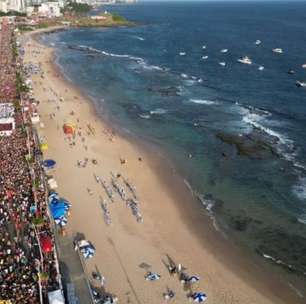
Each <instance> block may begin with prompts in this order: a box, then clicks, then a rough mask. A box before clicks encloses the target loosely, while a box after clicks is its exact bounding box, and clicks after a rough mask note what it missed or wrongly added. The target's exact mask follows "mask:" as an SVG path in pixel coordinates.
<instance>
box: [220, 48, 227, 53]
mask: <svg viewBox="0 0 306 304" xmlns="http://www.w3.org/2000/svg"><path fill="white" fill-rule="evenodd" d="M220 52H221V53H223V54H225V53H227V52H228V49H222V50H221V51H220Z"/></svg>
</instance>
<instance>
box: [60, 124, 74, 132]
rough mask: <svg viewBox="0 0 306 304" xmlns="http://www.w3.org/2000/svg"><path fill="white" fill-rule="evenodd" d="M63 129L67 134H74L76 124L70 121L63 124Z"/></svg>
mask: <svg viewBox="0 0 306 304" xmlns="http://www.w3.org/2000/svg"><path fill="white" fill-rule="evenodd" d="M63 130H64V133H65V134H67V135H68V134H71V135H72V134H74V131H75V125H74V124H70V123H65V124H64V126H63Z"/></svg>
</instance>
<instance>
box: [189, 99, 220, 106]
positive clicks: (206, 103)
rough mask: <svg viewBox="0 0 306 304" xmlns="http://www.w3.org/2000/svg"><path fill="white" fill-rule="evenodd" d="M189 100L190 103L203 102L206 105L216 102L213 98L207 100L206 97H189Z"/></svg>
mask: <svg viewBox="0 0 306 304" xmlns="http://www.w3.org/2000/svg"><path fill="white" fill-rule="evenodd" d="M189 101H190V102H192V103H197V104H203V105H207V106H210V105H214V104H217V102H215V101H213V100H207V99H197V98H191V99H189Z"/></svg>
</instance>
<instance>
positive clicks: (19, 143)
mask: <svg viewBox="0 0 306 304" xmlns="http://www.w3.org/2000/svg"><path fill="white" fill-rule="evenodd" d="M14 40H15V39H14V32H13V26H12V25H10V24H9V23H8V22H7V21H5V20H4V21H3V22H2V28H1V31H0V69H1V74H0V103H14V104H16V100H17V101H18V102H20V96H19V93H18V91H17V90H16V66H17V65H16V55H14V45H15V44H14ZM22 98H23V101H22V102H23V103H25V104H26V103H27V102H28V96H27V94H23V96H22ZM21 106H22V105H21ZM30 121H31V120H30V113H27V112H25V113H23V114H22V111H21V108H20V107H16V109H15V122H16V129H15V130H14V132H13V133H12V135H11V136H7V137H5V136H3V137H0V302H1V300H10V301H11V302H12V303H22V304H27V303H40V302H41V299H43V302H44V303H47V301H46V299H47V293H48V291H51V290H56V289H58V288H59V279H58V267H57V262H56V257H55V251H54V250H55V249H54V238H53V233H52V229H51V224H50V219H49V216H48V212H47V203H46V188H45V183H44V175H43V171H42V167H41V152H40V150H39V149H38V141H37V139H36V137H35V136H36V135H35V133H33V132H34V131H33V129H32V128H31V123H30ZM42 240H48V241H49V242H50V243H51V246H49V247H48V248H44V247H43V244H42Z"/></svg>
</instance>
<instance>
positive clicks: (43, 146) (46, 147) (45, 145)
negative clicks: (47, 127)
mask: <svg viewBox="0 0 306 304" xmlns="http://www.w3.org/2000/svg"><path fill="white" fill-rule="evenodd" d="M48 148H49V147H48V144H46V143H44V144H40V150H41V151H47V150H48Z"/></svg>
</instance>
